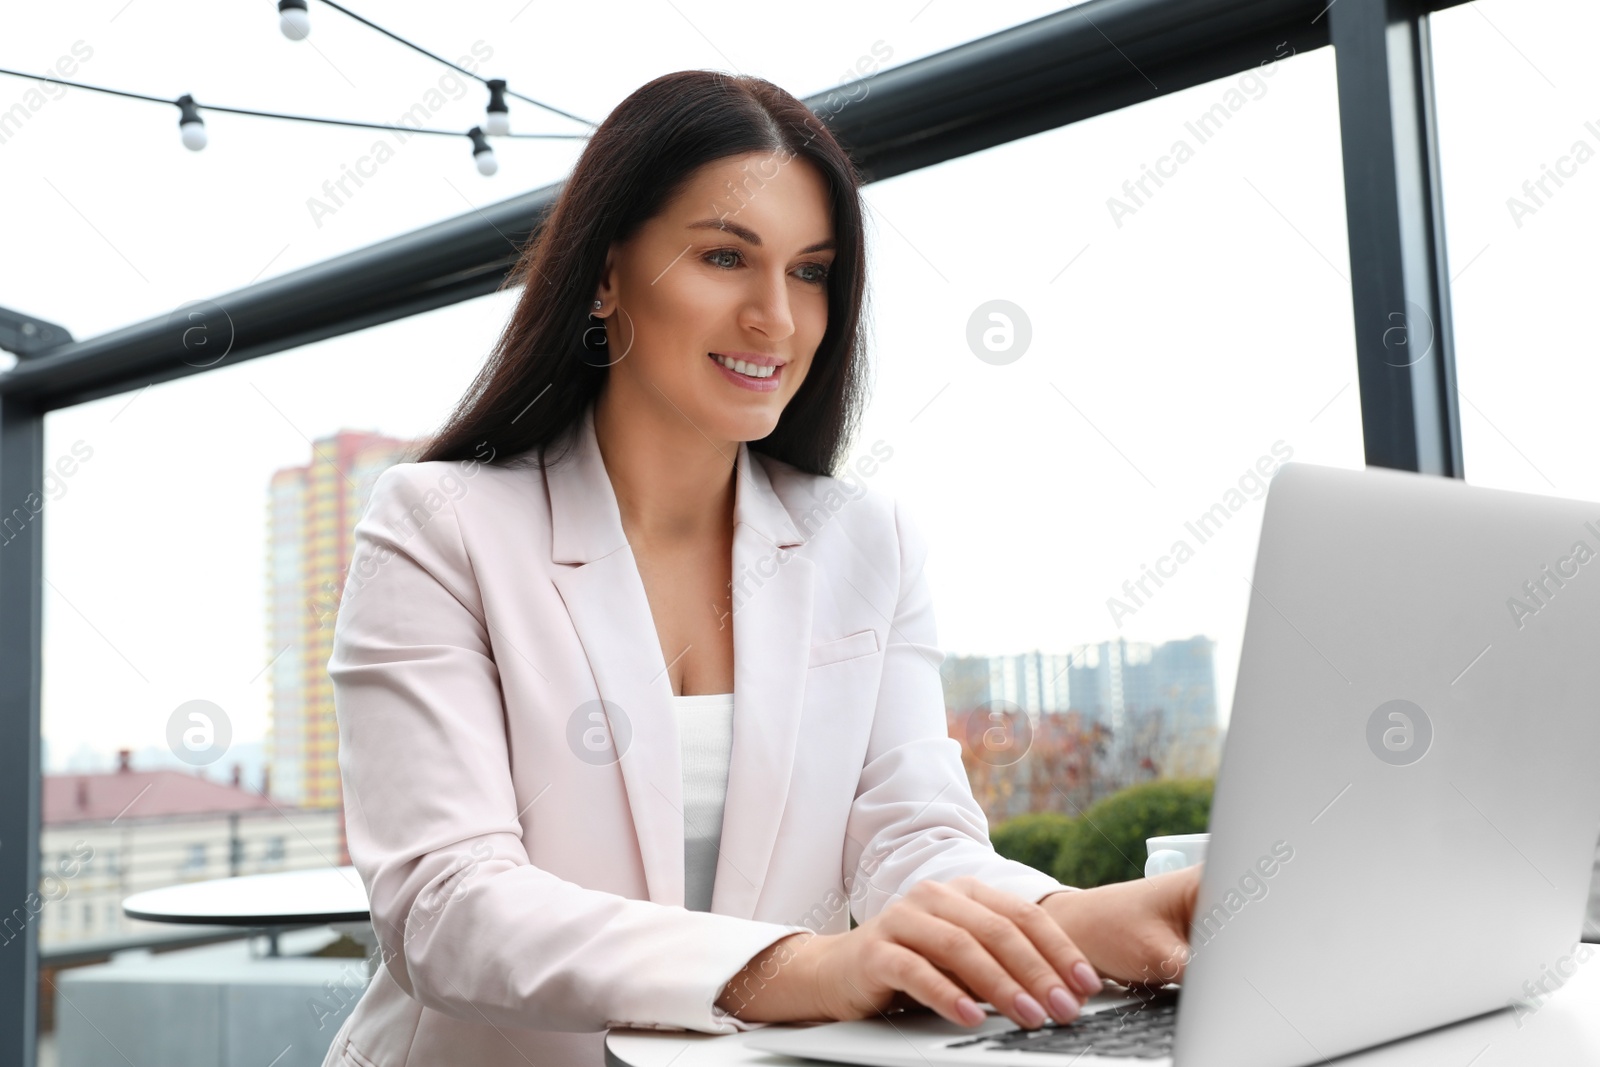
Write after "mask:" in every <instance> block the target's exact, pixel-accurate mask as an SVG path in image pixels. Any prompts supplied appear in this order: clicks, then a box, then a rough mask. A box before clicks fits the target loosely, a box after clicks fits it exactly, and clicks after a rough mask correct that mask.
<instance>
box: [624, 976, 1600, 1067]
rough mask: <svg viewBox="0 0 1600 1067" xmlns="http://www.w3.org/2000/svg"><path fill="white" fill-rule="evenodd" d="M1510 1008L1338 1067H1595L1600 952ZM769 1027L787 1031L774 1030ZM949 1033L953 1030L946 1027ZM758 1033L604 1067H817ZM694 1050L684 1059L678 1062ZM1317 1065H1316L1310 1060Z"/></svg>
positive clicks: (627, 1047) (635, 1054)
mask: <svg viewBox="0 0 1600 1067" xmlns="http://www.w3.org/2000/svg"><path fill="white" fill-rule="evenodd" d="M1423 970H1424V969H1421V968H1419V973H1418V976H1417V977H1418V980H1419V981H1438V982H1448V981H1449V980H1450V976H1449V975H1428V974H1425V973H1422V971H1423ZM1360 1004H1361V996H1360V992H1359V991H1352V995H1351V998H1350V1000H1349V1003H1348V1005H1347V1009H1348V1010H1350V1011H1359V1010H1361V1009H1360ZM1516 1015H1517V1013H1514V1012H1513V1011H1512V1010H1511V1009H1509V1008H1507V1009H1505V1010H1502V1011H1497V1012H1494V1013H1492V1014H1489V1015H1480V1016H1478V1017H1477V1018H1474V1019H1467V1020H1465V1021H1464V1022H1459V1023H1456V1024H1455V1025H1453V1026H1446V1027H1442V1028H1440V1029H1437V1030H1431V1031H1429V1032H1427V1033H1424V1034H1418V1035H1416V1036H1414V1037H1410V1038H1406V1039H1404V1040H1402V1041H1396V1042H1392V1043H1390V1044H1387V1045H1381V1046H1379V1047H1377V1048H1374V1049H1368V1050H1367V1051H1365V1052H1357V1053H1353V1054H1351V1055H1350V1056H1348V1057H1342V1058H1340V1059H1339V1061H1338V1063H1339V1067H1423V1065H1428V1067H1435V1065H1440V1064H1448V1065H1451V1067H1467V1065H1468V1064H1470V1065H1471V1067H1523V1065H1537V1067H1593V1065H1595V1064H1600V948H1596V949H1595V952H1594V955H1593V956H1591V957H1590V958H1589V959H1588V961H1587V962H1585V963H1583V964H1581V965H1580V966H1579V967H1578V970H1577V972H1576V973H1574V974H1573V976H1572V977H1571V978H1569V979H1567V981H1566V984H1565V985H1563V986H1562V987H1561V988H1560V989H1558V990H1557V991H1556V992H1555V993H1554V994H1552V995H1551V996H1550V997H1549V998H1547V999H1546V1000H1545V1001H1544V1003H1543V1004H1542V1005H1541V1006H1540V1007H1539V1009H1538V1010H1537V1011H1536V1012H1534V1013H1532V1014H1528V1013H1527V1012H1523V1013H1521V1018H1520V1019H1518V1018H1517V1017H1516ZM771 1025H774V1026H787V1024H782V1023H774V1024H771ZM948 1025H950V1026H951V1027H952V1028H954V1024H948ZM762 1029H765V1027H763V1028H758V1029H756V1030H751V1031H746V1032H741V1033H736V1034H700V1033H692V1032H686V1031H679V1032H671V1031H659V1030H620V1029H619V1030H611V1031H609V1032H608V1033H607V1034H606V1042H605V1049H606V1067H667V1065H668V1064H669V1063H672V1062H673V1061H674V1060H677V1061H678V1064H679V1067H682V1065H683V1064H686V1063H693V1064H694V1067H744V1065H751V1067H755V1065H760V1067H818V1062H819V1061H816V1060H801V1059H796V1058H794V1057H792V1056H780V1055H777V1054H775V1053H771V1052H757V1051H756V1050H754V1049H747V1048H745V1047H744V1041H745V1039H746V1038H748V1037H752V1036H754V1035H755V1034H759V1033H761V1030H762ZM691 1044H692V1045H695V1046H696V1047H695V1048H694V1050H693V1052H692V1054H691V1055H689V1056H684V1057H682V1058H681V1059H680V1058H679V1057H680V1055H681V1054H682V1053H683V1052H684V1051H685V1050H686V1049H687V1048H688V1046H689V1045H691ZM1313 1062H1314V1058H1313Z"/></svg>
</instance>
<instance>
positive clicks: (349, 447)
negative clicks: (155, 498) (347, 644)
mask: <svg viewBox="0 0 1600 1067" xmlns="http://www.w3.org/2000/svg"><path fill="white" fill-rule="evenodd" d="M413 445H414V442H411V441H402V440H397V439H395V438H392V437H384V436H382V435H380V434H373V433H359V432H352V431H340V432H339V433H336V434H333V435H331V436H328V437H323V438H320V439H318V440H317V441H316V442H315V443H314V444H313V446H312V458H311V461H310V462H309V463H307V464H306V465H305V466H303V467H287V468H284V469H283V470H280V471H277V472H275V473H274V474H273V476H272V481H271V485H270V489H269V497H270V499H269V502H268V508H267V603H268V612H269V616H268V620H267V632H268V647H267V658H268V661H269V662H270V663H271V664H272V666H271V669H270V671H269V677H270V681H269V686H270V689H271V726H270V729H269V735H268V751H267V762H268V766H269V767H270V768H271V774H272V777H271V782H272V792H273V794H274V795H275V796H279V797H283V798H284V800H285V801H286V802H287V803H289V804H293V805H297V806H299V807H305V808H337V807H339V806H340V801H341V795H340V789H339V762H338V741H339V730H338V725H337V723H336V722H335V720H334V713H333V711H334V709H333V684H332V682H331V681H330V680H329V678H328V657H329V656H330V655H332V653H333V623H334V616H335V614H336V613H337V611H338V608H339V599H340V597H341V595H342V594H343V592H344V576H345V572H346V570H347V569H348V568H349V565H350V556H351V551H352V549H353V547H354V536H353V535H354V531H355V525H356V521H357V520H358V519H360V517H361V513H362V512H363V511H364V510H365V508H366V506H367V499H368V498H369V497H370V495H371V493H372V487H373V484H374V483H376V482H377V480H378V475H380V474H381V473H383V471H384V470H385V469H386V468H388V467H390V466H393V465H394V464H395V463H399V462H401V461H403V460H405V459H407V458H408V456H407V450H408V449H410V448H411V447H412V446H413Z"/></svg>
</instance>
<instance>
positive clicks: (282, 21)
mask: <svg viewBox="0 0 1600 1067" xmlns="http://www.w3.org/2000/svg"><path fill="white" fill-rule="evenodd" d="M278 29H280V30H282V31H283V35H284V36H285V37H287V38H289V40H291V41H303V40H305V39H306V38H307V37H308V36H310V34H311V12H309V11H307V10H306V0H278Z"/></svg>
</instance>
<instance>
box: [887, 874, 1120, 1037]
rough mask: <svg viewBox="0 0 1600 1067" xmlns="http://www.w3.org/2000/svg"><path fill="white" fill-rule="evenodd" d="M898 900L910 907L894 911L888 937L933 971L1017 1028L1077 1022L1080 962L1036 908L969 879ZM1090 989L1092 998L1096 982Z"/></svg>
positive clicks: (918, 889)
mask: <svg viewBox="0 0 1600 1067" xmlns="http://www.w3.org/2000/svg"><path fill="white" fill-rule="evenodd" d="M913 898H915V899H913ZM906 900H907V902H908V903H914V904H915V907H913V908H907V909H902V910H900V911H898V912H897V913H896V914H895V915H894V917H893V918H892V920H891V923H892V925H891V927H890V932H891V933H892V935H893V936H894V938H895V940H896V941H898V942H900V943H901V944H902V945H905V946H907V947H909V948H911V949H912V950H914V951H915V952H917V953H919V954H921V955H922V956H923V957H925V958H926V959H927V960H929V961H931V962H932V963H933V964H934V965H936V966H935V968H934V969H935V970H936V971H937V970H938V969H939V968H940V967H943V968H947V969H948V970H949V972H950V973H951V974H952V975H953V976H955V977H956V978H957V979H959V981H960V982H962V983H963V984H964V985H965V987H966V988H968V989H971V990H973V991H976V992H980V993H982V994H983V999H985V1000H987V1001H988V1002H989V1003H990V1004H992V1005H994V1007H995V1008H996V1009H997V1010H998V1011H1000V1012H1002V1013H1004V1014H1005V1015H1007V1016H1008V1017H1010V1018H1011V1019H1013V1020H1014V1021H1015V1022H1016V1023H1017V1024H1018V1025H1020V1026H1023V1027H1028V1028H1032V1027H1037V1026H1041V1025H1043V1024H1044V1023H1045V1022H1047V1021H1049V1018H1050V1017H1052V1016H1053V1017H1054V1018H1055V1019H1056V1020H1057V1021H1059V1022H1070V1021H1071V1020H1072V1019H1074V1018H1076V1017H1077V1015H1078V1012H1079V1008H1080V1003H1079V996H1078V995H1074V991H1073V986H1074V985H1082V984H1087V983H1083V982H1082V979H1081V978H1079V977H1078V976H1077V975H1076V972H1075V966H1076V964H1077V963H1079V962H1084V963H1085V966H1087V961H1085V960H1083V954H1082V953H1081V952H1080V951H1078V949H1077V947H1076V946H1074V945H1073V944H1072V942H1071V940H1070V939H1069V938H1068V937H1067V936H1066V934H1065V933H1064V932H1063V931H1062V930H1061V928H1060V926H1059V925H1057V924H1056V922H1055V921H1054V920H1053V919H1051V918H1050V916H1049V914H1048V913H1046V912H1045V911H1044V910H1043V909H1042V908H1040V907H1039V906H1038V905H1036V904H1033V903H1032V902H1030V901H1025V900H1022V899H1021V898H1019V897H1016V896H1015V895H1013V894H1009V893H1005V892H1003V891H1000V890H994V889H991V888H990V887H988V886H985V885H983V884H982V883H980V882H977V881H976V880H975V879H970V880H969V879H957V880H955V881H953V882H951V883H940V882H932V881H928V882H921V883H918V885H916V886H915V887H913V889H912V890H911V891H910V892H909V893H907V895H906ZM886 918H887V916H886ZM1058 968H1059V969H1058ZM1090 973H1092V968H1091V969H1090ZM944 981H945V982H949V981H950V980H949V979H944ZM1094 986H1095V991H1098V989H1099V980H1098V977H1096V979H1095V983H1094ZM953 987H954V983H951V988H953ZM941 988H943V987H941ZM1079 992H1080V994H1081V992H1082V990H1081V988H1080V990H1079ZM930 1006H931V1005H930Z"/></svg>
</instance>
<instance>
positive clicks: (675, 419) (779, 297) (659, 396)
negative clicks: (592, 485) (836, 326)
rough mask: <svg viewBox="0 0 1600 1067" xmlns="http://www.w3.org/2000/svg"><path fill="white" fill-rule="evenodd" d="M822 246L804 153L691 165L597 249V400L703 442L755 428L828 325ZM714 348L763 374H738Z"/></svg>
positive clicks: (779, 406)
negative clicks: (669, 195) (645, 213)
mask: <svg viewBox="0 0 1600 1067" xmlns="http://www.w3.org/2000/svg"><path fill="white" fill-rule="evenodd" d="M833 240H834V233H833V216H832V212H831V210H830V208H829V203H828V187H827V182H826V180H825V179H824V178H823V176H822V174H821V172H820V171H818V170H817V168H816V167H815V165H813V164H812V163H811V162H810V161H808V160H806V159H805V158H804V157H802V156H792V155H789V154H788V153H786V152H779V153H776V154H774V153H768V152H755V153H751V154H748V155H742V156H733V157H729V158H728V159H724V160H718V161H716V162H714V163H709V164H707V165H706V166H704V167H702V168H701V169H700V170H699V171H697V172H696V173H695V175H694V176H693V177H692V178H691V179H690V181H689V182H688V184H687V186H686V187H685V188H684V190H683V191H682V192H681V193H680V194H679V195H678V196H677V198H676V199H674V200H672V201H671V202H669V203H668V204H667V205H666V207H665V208H664V209H663V210H662V211H661V213H660V214H658V215H657V216H656V217H655V218H652V219H650V220H649V221H648V222H647V223H645V225H644V226H643V228H642V229H641V230H640V231H639V232H638V233H637V234H635V235H634V236H633V238H632V239H631V240H629V241H627V242H623V243H618V244H613V245H612V247H611V249H610V251H609V252H608V254H607V257H606V267H605V270H604V272H603V273H602V276H601V282H600V288H598V289H597V290H596V291H595V294H594V295H595V297H596V298H597V299H599V300H601V301H603V304H602V306H601V308H600V310H599V311H597V312H596V314H598V315H601V316H603V317H605V320H606V338H607V346H608V355H606V357H605V358H606V359H608V360H611V361H613V362H612V364H611V369H610V371H609V372H608V374H609V378H608V380H607V382H606V385H605V389H606V391H607V392H609V393H611V394H612V395H611V397H610V398H609V399H610V402H611V403H613V404H617V403H618V402H620V405H621V406H622V407H625V408H626V409H627V410H628V411H629V413H630V415H647V416H650V417H653V418H657V419H660V420H662V424H663V425H667V424H679V425H682V424H683V423H684V421H685V420H687V421H688V423H690V424H692V425H693V427H694V428H695V429H697V430H698V431H699V433H701V434H704V435H705V436H706V437H708V438H710V439H711V440H713V441H754V440H756V439H758V438H762V437H765V436H767V434H769V433H771V432H772V430H773V428H774V427H775V426H776V425H777V423H778V416H779V415H781V414H782V413H783V409H784V407H785V406H786V405H787V404H788V403H789V400H790V398H792V397H793V396H794V394H795V392H796V390H798V389H799V388H800V383H801V382H802V381H804V380H805V376H806V373H807V371H809V370H810V368H811V360H812V357H813V356H814V355H815V354H816V350H817V346H818V345H819V344H820V343H821V342H822V335H823V332H824V331H825V330H826V329H827V325H828V285H827V271H828V270H829V269H830V265H831V264H832V262H833V258H834V252H833V249H832V245H833ZM717 354H720V355H722V356H724V357H728V358H729V361H730V362H731V360H732V359H738V358H743V359H744V360H745V361H746V363H757V362H764V363H767V364H772V365H773V366H772V372H771V374H770V376H768V377H764V378H762V377H752V376H750V375H746V374H741V373H739V371H737V370H734V369H726V368H724V367H723V366H722V365H720V364H719V362H718V361H717V360H716V359H715V358H714V356H715V355H717ZM744 370H746V371H751V372H753V373H754V374H757V375H759V374H764V373H765V372H766V368H765V367H761V368H759V369H758V368H757V367H752V366H746V367H745V368H744Z"/></svg>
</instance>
